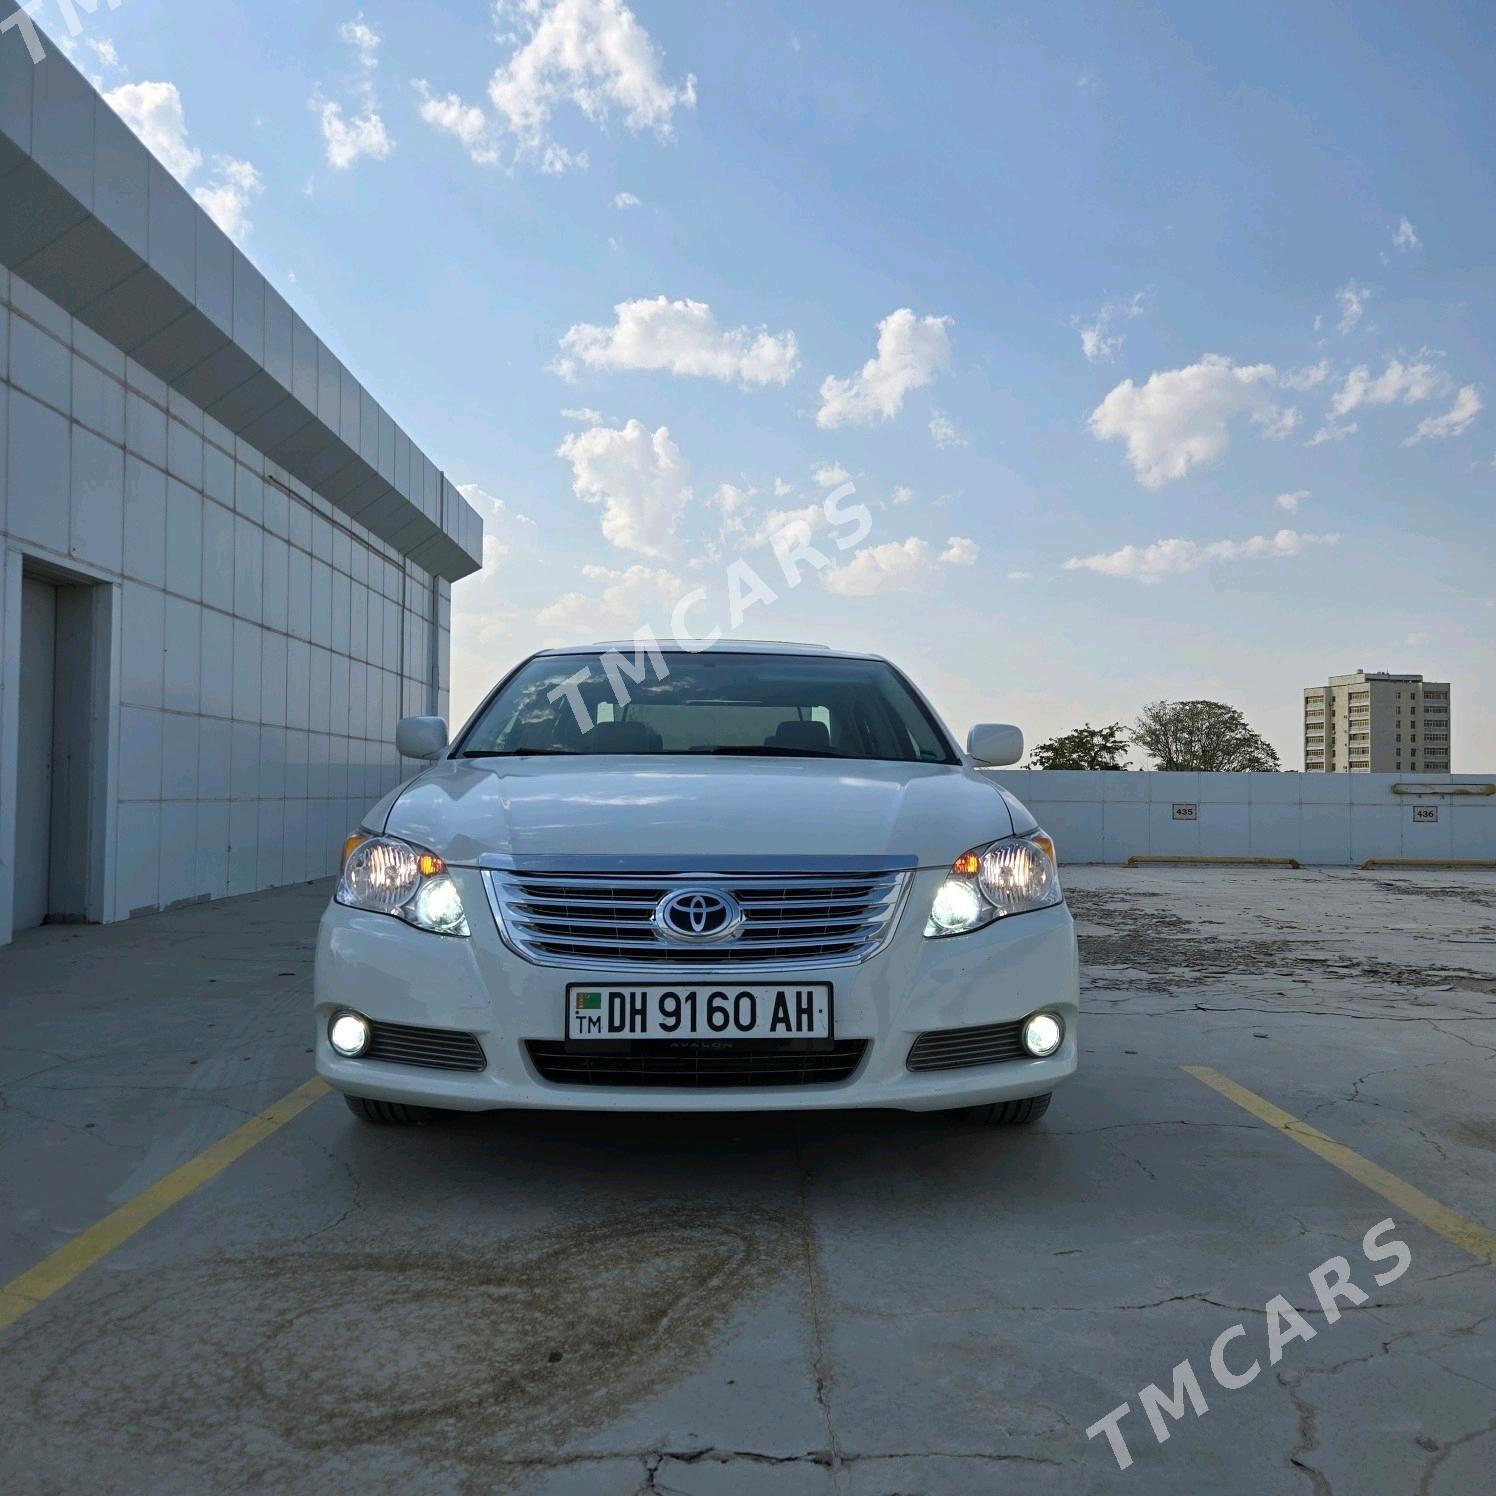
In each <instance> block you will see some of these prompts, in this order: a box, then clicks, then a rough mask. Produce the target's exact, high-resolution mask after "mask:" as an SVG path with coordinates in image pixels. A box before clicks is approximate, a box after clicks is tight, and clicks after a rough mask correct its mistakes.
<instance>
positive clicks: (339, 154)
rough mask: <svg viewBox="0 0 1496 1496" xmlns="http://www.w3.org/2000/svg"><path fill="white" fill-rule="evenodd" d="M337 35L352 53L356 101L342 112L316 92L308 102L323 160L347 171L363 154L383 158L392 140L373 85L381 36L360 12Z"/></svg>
mask: <svg viewBox="0 0 1496 1496" xmlns="http://www.w3.org/2000/svg"><path fill="white" fill-rule="evenodd" d="M338 35H339V37H341V38H342V40H343V42H344V43H345V44H346V45H347V46H348V47H349V48H351V49H352V51H353V54H354V61H355V63H356V65H357V69H358V78H357V81H356V83H355V90H356V92H357V94H358V98H359V103H358V105H357V106H356V109H355V110H354V111H351V112H350V114H348V115H345V114H344V112H343V106H342V105H341V104H339V103H336V102H335V101H333V100H329V99H323V98H321V97H320V95H319V94H313V95H312V98H311V101H310V102H311V107H312V109H313V110H314V111H315V112H316V115H317V118H318V120H319V121H320V122H321V125H322V145H323V150H324V152H325V154H326V156H327V164H328V165H329V166H331V167H334V168H335V169H336V170H338V171H347V170H348V168H349V167H351V166H352V165H353V164H354V163H355V162H357V161H360V160H362V159H363V158H364V157H365V156H367V157H368V158H369V159H370V160H372V161H383V160H384V159H385V158H386V157H387V156H388V155H389V154H390V152H391V151H392V150H394V148H395V142H394V141H393V140H392V139H391V138H390V132H389V130H388V129H386V127H385V123H384V120H383V118H382V117H381V115H380V113H379V99H378V95H377V93H376V90H375V87H374V74H375V72H376V70H377V69H378V67H379V48H380V45H381V44H382V41H383V38H382V37H381V36H380V34H379V32H378V31H376V30H375V29H374V27H372V26H371V25H369V23H368V22H367V21H365V20H364V18H363V15H362V14H359V15H357V16H355V17H354V18H353V20H351V21H344V22H343V23H342V25H340V26H339V27H338ZM423 116H424V111H423Z"/></svg>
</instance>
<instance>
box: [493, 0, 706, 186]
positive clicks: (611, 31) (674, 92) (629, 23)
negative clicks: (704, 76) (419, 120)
mask: <svg viewBox="0 0 1496 1496" xmlns="http://www.w3.org/2000/svg"><path fill="white" fill-rule="evenodd" d="M496 8H497V9H498V11H499V13H500V14H501V15H505V16H508V17H510V18H512V19H513V20H514V22H515V23H516V27H517V31H516V34H515V35H513V36H512V37H511V38H509V40H512V41H513V42H515V43H516V47H515V51H514V52H513V54H512V55H511V56H510V58H509V60H508V61H507V62H506V63H505V64H504V65H503V66H502V67H501V68H499V70H498V71H497V72H496V73H494V75H493V77H492V78H491V79H490V80H489V85H488V97H489V100H490V102H491V103H492V104H493V107H494V109H495V110H496V111H497V113H498V115H499V118H500V119H501V120H502V121H503V124H504V125H505V126H506V127H507V129H508V130H509V132H510V133H511V134H512V135H513V137H514V139H515V142H516V151H517V155H518V156H519V157H520V158H522V159H528V160H532V161H535V162H538V163H539V165H540V167H541V169H542V170H544V171H560V170H565V169H566V168H567V167H569V166H573V165H584V164H585V157H584V156H582V155H581V153H574V152H572V151H570V150H568V149H567V148H566V147H564V146H561V145H559V144H558V143H557V142H555V141H554V140H553V139H552V138H551V134H550V126H551V115H552V112H553V110H554V109H555V108H556V106H557V105H559V104H565V103H571V104H574V105H575V106H576V107H577V108H578V109H580V110H581V112H582V113H583V114H584V115H585V116H586V117H587V118H588V119H589V120H591V121H592V122H593V123H594V124H603V123H605V122H606V121H607V120H609V119H610V118H611V117H612V116H613V114H614V113H615V112H616V113H618V114H620V115H621V116H622V118H623V121H624V123H625V124H626V125H627V126H628V127H629V129H630V130H633V131H635V132H638V131H641V130H653V131H654V132H655V134H656V135H657V136H659V137H661V138H664V137H667V136H668V135H669V134H670V132H671V129H672V124H673V120H674V115H675V111H676V110H677V109H678V108H679V109H690V108H692V107H693V106H694V105H695V103H696V80H695V79H694V78H692V77H687V78H686V80H685V82H684V83H679V84H672V83H669V82H667V81H666V79H665V76H664V71H663V68H662V65H661V58H660V54H659V52H658V50H657V49H656V47H655V45H654V42H653V41H652V40H651V39H650V36H649V33H648V32H647V31H646V30H645V29H644V28H643V27H642V26H641V25H640V24H639V22H638V20H637V19H636V18H635V16H634V13H633V12H632V11H631V10H630V9H629V8H628V7H627V6H626V5H625V4H623V3H622V0H510V3H507V4H505V3H503V0H500V4H499V5H498V6H497V7H496Z"/></svg>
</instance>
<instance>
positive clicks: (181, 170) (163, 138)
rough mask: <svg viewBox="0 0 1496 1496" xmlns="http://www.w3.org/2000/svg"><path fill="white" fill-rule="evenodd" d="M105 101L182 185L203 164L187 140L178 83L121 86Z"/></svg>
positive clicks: (185, 122) (111, 91)
mask: <svg viewBox="0 0 1496 1496" xmlns="http://www.w3.org/2000/svg"><path fill="white" fill-rule="evenodd" d="M104 102H105V103H106V104H108V105H109V107H110V108H111V109H112V110H114V112H115V113H116V114H117V115H119V117H120V118H121V119H122V120H124V122H125V123H126V124H127V125H129V127H130V128H131V129H132V130H133V131H134V132H135V133H136V134H137V135H138V136H139V137H140V140H141V144H143V145H144V146H145V148H146V150H148V151H149V152H150V153H151V154H152V155H153V156H154V157H156V159H157V160H158V161H160V163H161V164H162V165H163V166H164V167H165V168H166V169H167V171H169V172H170V173H171V174H172V176H174V177H175V178H176V179H177V181H179V182H181V183H183V184H184V185H185V184H186V182H187V179H188V178H189V177H190V176H191V175H192V174H193V172H195V171H196V170H197V169H198V167H199V166H201V165H202V164H203V157H202V152H201V151H199V150H197V149H195V148H194V147H193V145H192V144H191V143H190V142H189V141H188V139H187V117H186V114H185V113H184V111H183V109H182V96H181V94H180V93H178V92H177V86H176V84H175V83H121V84H120V86H119V87H118V88H113V89H110V90H109V92H108V93H106V94H105V95H104Z"/></svg>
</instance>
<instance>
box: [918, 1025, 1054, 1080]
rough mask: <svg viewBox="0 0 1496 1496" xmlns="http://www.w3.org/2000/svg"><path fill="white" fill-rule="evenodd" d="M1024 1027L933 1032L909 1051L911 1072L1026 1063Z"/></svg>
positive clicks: (989, 1027) (919, 1040)
mask: <svg viewBox="0 0 1496 1496" xmlns="http://www.w3.org/2000/svg"><path fill="white" fill-rule="evenodd" d="M1022 1029H1023V1023H1022V1021H1021V1020H1020V1021H1019V1022H1016V1023H984V1024H980V1025H978V1026H977V1027H976V1028H957V1029H932V1030H931V1031H930V1032H929V1033H928V1034H921V1035H920V1036H919V1038H917V1039H916V1040H915V1041H914V1044H913V1046H912V1047H911V1048H910V1050H909V1059H908V1061H907V1062H906V1063H907V1064H908V1066H909V1068H910V1069H911V1070H962V1069H964V1068H965V1067H966V1066H968V1065H996V1064H999V1063H1001V1062H1002V1061H1003V1060H1024V1059H1028V1058H1029V1056H1028V1052H1027V1051H1026V1050H1025V1049H1024V1047H1023V1039H1022V1036H1021V1035H1022Z"/></svg>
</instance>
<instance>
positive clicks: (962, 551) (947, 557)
mask: <svg viewBox="0 0 1496 1496" xmlns="http://www.w3.org/2000/svg"><path fill="white" fill-rule="evenodd" d="M980 554H981V548H980V547H979V546H978V545H977V543H976V541H974V540H968V539H967V538H966V537H965V536H964V535H952V536H951V538H950V539H949V540H947V541H946V543H945V549H944V550H943V551H941V553H940V559H941V560H942V561H944V562H945V563H946V565H947V566H975V565H976V563H977V557H978V556H979V555H980Z"/></svg>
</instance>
